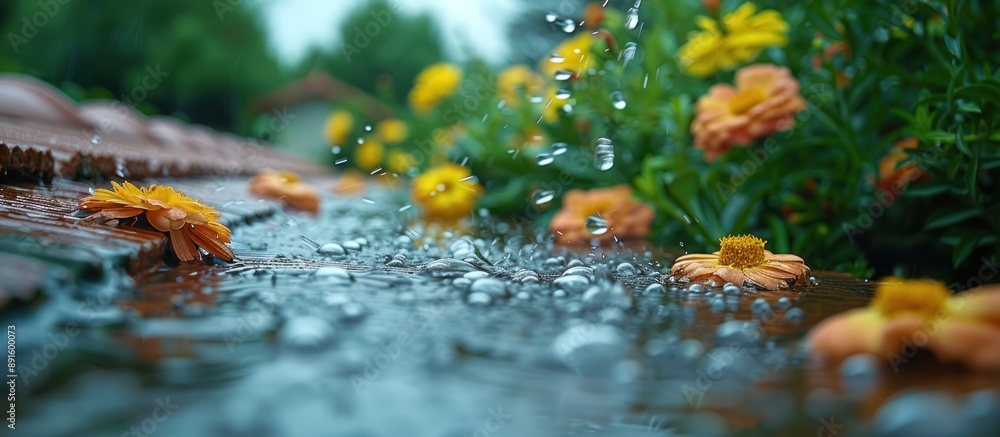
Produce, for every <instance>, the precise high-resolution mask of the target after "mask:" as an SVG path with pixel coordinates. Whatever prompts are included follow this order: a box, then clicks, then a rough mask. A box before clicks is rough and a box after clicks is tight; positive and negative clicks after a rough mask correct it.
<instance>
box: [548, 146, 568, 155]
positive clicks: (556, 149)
mask: <svg viewBox="0 0 1000 437" xmlns="http://www.w3.org/2000/svg"><path fill="white" fill-rule="evenodd" d="M551 148H552V156H559V155H562V154H563V153H566V150H567V149H568V148H569V146H568V145H567V144H566V143H552V147H551Z"/></svg>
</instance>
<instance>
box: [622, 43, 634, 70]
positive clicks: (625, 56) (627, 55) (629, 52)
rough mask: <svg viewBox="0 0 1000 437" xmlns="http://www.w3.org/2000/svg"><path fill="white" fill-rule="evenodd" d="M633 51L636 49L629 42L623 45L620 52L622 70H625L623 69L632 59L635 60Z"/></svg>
mask: <svg viewBox="0 0 1000 437" xmlns="http://www.w3.org/2000/svg"><path fill="white" fill-rule="evenodd" d="M635 49H636V45H635V43H634V42H631V41H629V42H627V43H625V48H624V49H623V50H622V69H623V70H624V69H625V67H628V63H629V62H632V59H635Z"/></svg>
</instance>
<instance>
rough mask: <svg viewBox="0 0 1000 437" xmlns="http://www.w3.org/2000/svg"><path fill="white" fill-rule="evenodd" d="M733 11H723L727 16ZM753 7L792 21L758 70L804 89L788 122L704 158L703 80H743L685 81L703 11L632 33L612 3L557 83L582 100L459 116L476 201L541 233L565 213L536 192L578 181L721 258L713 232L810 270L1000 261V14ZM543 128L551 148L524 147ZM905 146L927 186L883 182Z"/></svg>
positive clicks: (846, 5)
mask: <svg viewBox="0 0 1000 437" xmlns="http://www.w3.org/2000/svg"><path fill="white" fill-rule="evenodd" d="M736 6H738V4H737V3H736V2H725V4H724V5H723V12H728V11H731V10H733V9H735V7H736ZM758 6H759V8H758V9H775V10H778V11H780V12H781V14H782V16H783V17H784V19H785V20H786V21H787V22H788V23H789V27H790V31H789V35H788V39H789V44H788V45H787V46H785V47H780V48H771V49H768V50H765V51H764V52H763V53H762V54H761V55H760V56H759V57H758V58H757V59H756V60H755V61H753V62H752V63H771V64H777V65H784V66H787V67H788V68H789V69H790V70H791V72H792V75H793V76H794V77H795V78H796V79H797V80H798V81H799V82H800V85H801V95H802V97H803V98H804V99H805V100H806V102H807V103H808V106H809V109H808V110H807V111H805V112H802V113H800V114H798V115H797V117H796V125H795V127H794V128H793V129H791V130H789V131H786V132H777V133H775V134H773V135H772V136H770V137H767V138H763V139H760V140H758V141H757V142H755V143H754V144H751V145H749V146H748V147H734V148H733V149H731V150H729V151H728V152H727V153H726V154H724V155H723V156H722V157H721V158H719V159H717V160H716V161H714V162H710V163H709V162H706V161H705V160H704V158H703V154H702V152H701V151H700V150H697V149H696V148H694V147H692V144H693V137H692V135H691V133H690V124H691V120H692V119H693V117H694V116H695V113H696V111H695V102H696V101H697V100H698V98H699V97H700V96H702V95H704V94H705V93H706V92H707V91H708V89H709V87H711V86H713V85H715V84H719V83H730V84H731V83H732V82H733V76H734V72H733V71H723V72H720V73H717V74H715V75H714V76H712V77H709V78H706V79H698V78H693V77H690V76H687V75H685V74H684V73H683V72H682V71H681V70H680V68H679V66H678V61H677V59H676V57H675V56H674V54H676V53H677V52H678V49H679V47H680V46H681V45H683V44H684V43H685V42H686V41H687V33H688V32H689V31H691V30H692V29H693V23H694V16H695V15H698V14H704V15H709V14H708V12H707V11H705V10H704V8H703V6H701V3H700V2H696V1H687V2H674V1H666V0H647V1H645V2H643V5H642V9H641V10H642V11H643V15H642V20H643V27H642V32H641V34H639V33H638V32H637V31H636V30H631V31H629V30H626V29H624V26H623V24H622V23H623V21H624V20H623V17H622V14H621V13H620V12H615V11H613V10H611V8H610V7H609V8H608V16H607V19H606V21H605V23H604V25H603V26H602V28H603V29H605V30H606V31H609V32H610V33H611V35H613V37H614V43H613V44H612V47H605V46H604V44H603V43H598V44H597V45H596V46H595V47H594V49H593V55H594V56H595V57H596V58H597V59H598V63H597V66H596V68H595V69H593V70H592V71H591V72H590V73H588V74H586V75H585V76H584V77H582V78H580V80H576V81H570V82H555V81H553V80H551V79H549V86H550V87H562V88H566V89H567V90H569V91H571V92H572V97H571V98H570V99H569V100H567V101H560V100H552V101H551V103H550V102H549V100H548V97H544V98H543V99H541V100H542V103H538V104H534V105H520V106H517V107H511V106H507V107H503V104H502V103H501V102H500V101H499V98H497V97H495V96H492V97H489V98H486V99H484V101H485V103H486V104H485V105H483V108H484V109H482V110H481V111H480V110H478V109H477V110H476V111H471V112H470V113H469V114H468V116H467V117H465V119H464V120H463V124H464V125H465V127H466V129H467V131H468V135H467V136H465V137H463V138H462V139H461V140H460V141H459V143H458V149H457V150H456V151H455V152H454V154H453V155H454V157H455V158H456V159H461V158H464V157H469V158H471V159H470V162H471V165H472V166H473V168H474V170H475V174H476V175H477V177H479V178H480V179H481V181H482V182H483V183H484V184H485V185H486V186H487V187H488V188H489V189H488V190H487V195H486V196H485V197H484V198H483V199H482V201H481V204H482V205H483V206H487V207H489V208H492V209H494V210H496V211H501V212H507V213H511V214H514V215H515V217H518V218H526V219H531V220H535V221H537V222H538V223H539V224H543V225H544V222H545V218H546V217H547V216H548V215H549V214H551V211H552V210H554V209H556V208H557V207H558V204H555V205H552V206H550V208H549V210H548V211H545V210H544V208H539V207H537V206H535V205H533V204H532V203H531V201H530V199H531V195H532V192H534V191H535V190H539V189H546V190H553V191H555V192H556V193H555V194H556V197H557V199H558V197H559V195H560V194H563V193H565V192H566V191H567V190H569V189H572V188H595V187H600V186H609V185H615V184H619V183H631V184H632V185H633V186H634V187H635V189H636V192H637V194H638V195H639V196H640V197H641V198H643V199H644V200H646V201H647V202H649V203H650V204H651V205H653V206H655V208H656V209H657V212H658V214H657V219H656V220H657V222H656V225H655V226H654V229H656V231H654V234H653V235H652V236H651V239H653V240H654V241H657V242H659V243H663V244H668V245H675V244H677V242H684V243H686V245H685V248H684V250H691V251H711V250H715V249H716V248H717V246H716V244H717V241H718V238H719V237H722V236H725V235H727V234H738V233H754V234H756V235H758V236H760V237H762V238H765V239H767V240H769V243H768V248H769V249H770V250H772V251H774V252H790V253H795V254H798V255H801V256H803V257H804V258H805V259H806V260H807V262H808V263H809V265H810V266H812V267H813V268H817V269H825V270H840V271H846V272H850V273H852V274H854V275H856V276H863V277H867V276H871V275H873V274H875V273H876V272H877V274H879V275H883V274H890V273H895V274H905V275H917V276H924V275H926V276H932V277H938V278H941V279H948V280H962V279H963V278H970V277H974V276H976V275H977V272H978V269H979V267H980V266H981V265H982V264H983V262H982V261H981V260H982V258H983V257H984V256H985V257H988V256H989V255H991V254H996V253H998V252H1000V241H998V237H997V236H998V235H1000V199H998V197H997V194H998V192H997V180H996V178H997V168H998V167H1000V148H997V147H996V145H997V141H998V140H1000V133H998V132H997V127H998V118H997V117H996V114H997V111H998V109H1000V108H998V107H1000V80H998V77H997V72H996V71H995V70H996V67H995V66H996V65H997V64H998V61H1000V59H998V58H1000V52H997V51H996V50H990V49H989V48H990V47H991V46H992V45H995V44H996V41H995V40H996V35H995V30H994V29H996V28H997V24H998V23H997V21H998V17H1000V11H998V10H997V9H998V5H994V4H992V3H988V2H987V3H983V2H962V1H927V2H880V3H879V4H877V5H873V4H871V2H859V1H850V0H841V1H832V2H820V1H812V2H802V3H794V4H791V3H787V2H777V1H763V2H760V3H759V4H758ZM904 8H908V9H904ZM539 19H540V18H539ZM552 32H556V33H558V32H559V30H557V29H553V30H552ZM626 42H636V43H637V46H638V48H639V51H638V55H637V56H636V58H635V59H634V60H633V61H632V62H631V63H630V64H629V65H628V66H627V67H626V66H623V62H622V61H621V60H620V59H619V51H620V50H621V48H622V47H623V46H624V44H625V43H626ZM838 47H839V48H843V47H847V48H848V50H838ZM606 49H609V50H606ZM529 65H531V64H529ZM485 74H487V75H488V74H489V73H485ZM492 81H493V82H494V83H495V77H493V78H492ZM616 91H617V92H621V93H623V94H624V96H625V98H626V102H627V105H626V107H625V108H624V109H616V108H615V107H614V106H613V105H612V101H611V97H610V96H611V93H612V92H616ZM523 97H524V99H522V101H524V100H525V99H528V98H530V97H533V96H528V95H524V96H523ZM534 97H536V101H537V99H538V97H542V96H534ZM564 103H565V104H566V106H565V109H566V110H564V109H563V108H562V107H563V105H564ZM546 104H549V105H557V106H559V107H560V109H559V113H560V118H559V120H558V122H554V123H550V122H548V121H546V120H544V119H541V118H540V117H541V115H542V112H543V110H542V107H543V106H545V105H546ZM498 106H500V107H498ZM533 135H540V136H541V137H543V138H544V144H542V145H532V144H531V141H527V140H526V138H528V137H531V136H533ZM599 137H607V138H610V139H612V140H613V141H614V143H615V145H616V153H617V157H616V164H615V166H614V167H613V168H612V169H611V170H609V171H605V172H601V171H598V170H596V169H594V166H593V164H592V162H593V161H592V159H593V158H592V154H593V150H594V149H593V148H594V144H595V142H596V140H597V138H599ZM903 138H916V139H917V141H918V146H917V147H916V148H913V149H907V150H906V153H907V155H906V157H905V159H903V160H902V161H901V162H899V163H898V164H897V168H899V167H903V166H906V165H910V164H915V165H916V166H917V168H918V169H919V170H920V171H921V172H922V174H923V176H922V177H920V178H919V179H918V180H916V181H914V182H912V183H910V184H909V185H905V186H897V187H896V188H895V189H890V190H889V191H882V190H878V189H876V187H875V182H876V181H878V180H879V176H880V173H879V168H880V167H879V166H880V162H881V161H882V160H883V158H885V157H886V156H887V155H889V154H890V153H892V152H893V150H894V149H893V145H894V144H896V143H897V141H899V140H901V139H903ZM556 142H565V143H567V144H568V145H569V152H568V153H566V154H565V155H561V156H558V157H557V158H556V159H555V161H554V162H553V163H552V164H549V165H544V166H539V165H538V163H537V161H536V160H537V157H538V155H539V154H543V153H549V152H550V150H549V145H550V144H552V143H556ZM556 203H557V202H556ZM983 279H987V278H983Z"/></svg>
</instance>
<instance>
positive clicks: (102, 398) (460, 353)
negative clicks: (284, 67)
mask: <svg viewBox="0 0 1000 437" xmlns="http://www.w3.org/2000/svg"><path fill="white" fill-rule="evenodd" d="M405 202H406V200H405V199H404V198H398V197H393V196H392V195H391V194H387V193H386V192H384V191H379V192H376V193H374V194H369V195H367V197H355V198H346V199H327V201H326V204H325V205H324V207H323V210H322V211H321V213H320V214H319V215H318V216H316V217H312V216H308V215H301V214H293V213H277V214H275V215H273V216H270V217H268V218H264V219H260V220H257V221H255V222H253V223H251V224H249V225H244V226H240V227H238V228H237V229H235V233H234V238H233V240H234V243H233V249H234V250H235V251H236V253H237V255H238V258H239V259H238V261H237V262H236V263H234V264H232V265H228V266H227V265H217V266H203V265H182V266H180V267H177V268H174V269H168V268H162V269H159V270H157V271H154V272H152V273H149V274H147V275H143V276H140V277H129V276H127V275H124V274H112V275H108V276H106V277H103V278H91V279H90V282H88V283H85V284H84V285H85V286H84V287H81V288H79V289H77V290H76V291H74V292H73V293H70V292H65V293H50V294H51V295H50V296H48V299H47V300H45V301H44V302H42V303H37V304H36V305H35V306H34V307H32V308H30V309H24V308H22V309H21V310H20V311H18V312H16V313H13V314H12V320H13V321H12V322H11V324H14V325H16V326H17V332H18V336H17V342H18V343H17V344H18V354H19V358H18V363H19V366H20V368H19V376H20V378H19V379H18V394H19V402H18V419H19V420H18V430H17V431H18V432H20V433H21V434H23V435H52V436H62V435H66V436H70V435H72V436H79V435H87V436H90V435H108V436H120V435H151V434H153V433H156V435H185V436H196V435H234V436H237V435H246V436H289V435H316V436H320V435H324V436H325V435H359V436H364V435H372V436H381V435H431V436H438V435H440V436H467V435H475V436H484V435H510V436H528V435H617V436H624V435H647V434H653V435H699V436H700V435H728V434H742V435H838V434H841V433H844V435H849V434H856V433H859V432H863V433H875V432H878V433H880V434H888V435H897V434H893V433H894V432H895V433H902V434H898V435H906V434H908V433H907V432H906V431H908V430H913V429H919V430H923V431H938V430H945V431H951V432H949V433H948V434H951V435H954V434H956V433H957V432H958V431H964V432H966V434H968V435H986V434H979V432H981V431H984V430H987V431H988V430H990V428H988V427H989V426H995V425H996V415H995V412H996V411H998V408H1000V401H998V396H997V392H996V391H995V390H994V391H987V390H983V389H984V388H989V387H993V388H994V389H995V388H996V387H997V386H998V384H997V380H995V379H989V378H987V379H974V378H971V377H966V378H958V377H950V378H942V377H940V375H931V376H929V377H928V376H927V375H924V374H921V373H919V372H915V373H907V374H906V376H905V377H904V376H900V375H899V374H896V375H891V374H890V375H886V374H884V373H885V372H881V373H883V374H882V375H880V371H879V368H878V367H877V366H875V365H873V364H872V363H871V362H867V361H865V360H854V361H853V362H848V363H845V365H844V366H843V367H841V368H840V369H832V370H820V369H816V368H814V367H813V366H811V364H810V361H809V356H808V354H807V351H805V350H803V348H802V347H801V338H802V337H803V335H804V334H805V333H806V332H807V330H808V328H809V327H810V326H812V325H814V324H815V323H816V322H817V321H818V320H820V319H822V318H823V317H826V316H828V315H830V314H833V313H837V312H840V311H843V310H846V309H849V308H853V307H857V306H862V305H864V304H865V303H866V302H867V300H868V299H869V296H870V293H871V289H872V287H871V285H870V284H868V283H866V282H862V281H856V280H852V279H850V278H846V277H842V276H838V275H835V274H830V273H816V274H815V276H814V278H812V279H811V280H807V281H802V283H799V284H797V285H796V286H795V287H794V288H793V289H792V290H788V291H782V292H763V291H761V292H757V291H755V290H748V289H726V290H724V289H722V288H707V289H706V288H701V287H693V288H692V287H687V286H685V285H683V284H675V283H671V282H669V281H666V280H665V277H664V276H663V272H665V271H666V270H667V269H668V268H669V265H670V263H671V261H672V260H673V258H674V257H675V256H676V253H671V252H670V251H663V250H650V249H647V248H641V247H631V248H624V247H619V248H614V249H605V250H594V251H591V250H586V249H584V250H582V251H573V250H568V249H564V248H555V247H553V246H552V244H551V243H550V242H549V240H548V239H547V238H545V237H543V236H540V235H536V234H535V233H534V232H533V231H531V230H525V229H519V228H516V227H512V226H510V225H507V224H505V223H503V222H500V221H496V220H493V219H492V218H490V217H482V216H481V217H478V218H477V220H476V224H474V225H470V226H469V227H467V228H465V229H461V230H457V231H456V230H452V231H443V230H434V229H424V228H423V226H421V225H419V224H417V223H416V222H415V218H416V211H415V209H416V208H409V207H408V206H407V204H406V203H405ZM231 206H238V205H231ZM303 237H305V238H303ZM678 249H680V248H678ZM807 261H808V260H807ZM67 290H69V289H68V288H67ZM940 387H948V389H947V390H942V389H940ZM892 408H895V410H892ZM880 409H881V410H882V413H879V411H880ZM887 409H889V410H888V411H890V412H891V413H892V414H889V413H886V410H887ZM942 412H947V413H948V414H944V413H942ZM942 417H944V418H945V419H941V418H942ZM932 418H933V420H932ZM934 426H937V427H938V428H934ZM941 427H944V428H941ZM934 435H943V434H934Z"/></svg>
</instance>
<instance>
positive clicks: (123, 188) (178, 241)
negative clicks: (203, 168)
mask: <svg viewBox="0 0 1000 437" xmlns="http://www.w3.org/2000/svg"><path fill="white" fill-rule="evenodd" d="M111 185H112V187H113V190H106V189H103V188H102V189H98V190H95V191H94V194H93V195H92V196H89V197H85V198H84V199H83V200H81V201H80V205H79V208H80V209H81V210H86V211H89V212H93V213H94V214H93V215H91V217H92V218H100V219H105V220H112V219H124V218H132V217H137V216H140V215H144V218H145V219H146V221H148V222H149V224H150V225H151V226H152V227H153V228H155V229H156V230H158V231H160V232H165V233H167V234H168V235H169V237H170V244H171V245H172V246H173V248H174V252H175V253H176V254H177V258H179V259H180V260H181V261H194V260H200V259H201V253H200V252H198V248H199V247H200V248H202V249H205V250H206V251H208V252H209V253H211V254H212V255H215V256H216V257H218V258H219V259H222V260H224V261H226V262H231V261H232V260H233V258H234V255H233V251H232V250H230V249H229V246H227V244H229V242H230V238H231V237H232V232H231V231H230V230H229V228H227V227H226V226H225V225H223V224H222V223H219V222H218V219H219V217H220V216H221V214H219V212H218V211H216V210H215V208H212V207H211V206H208V205H205V204H203V203H201V202H200V201H199V200H198V199H192V198H190V197H188V196H185V195H184V193H182V192H179V191H175V190H174V189H173V188H170V187H165V186H162V185H152V186H150V187H148V188H145V187H136V186H135V185H132V184H131V183H129V182H125V183H123V184H117V183H115V182H112V183H111Z"/></svg>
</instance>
